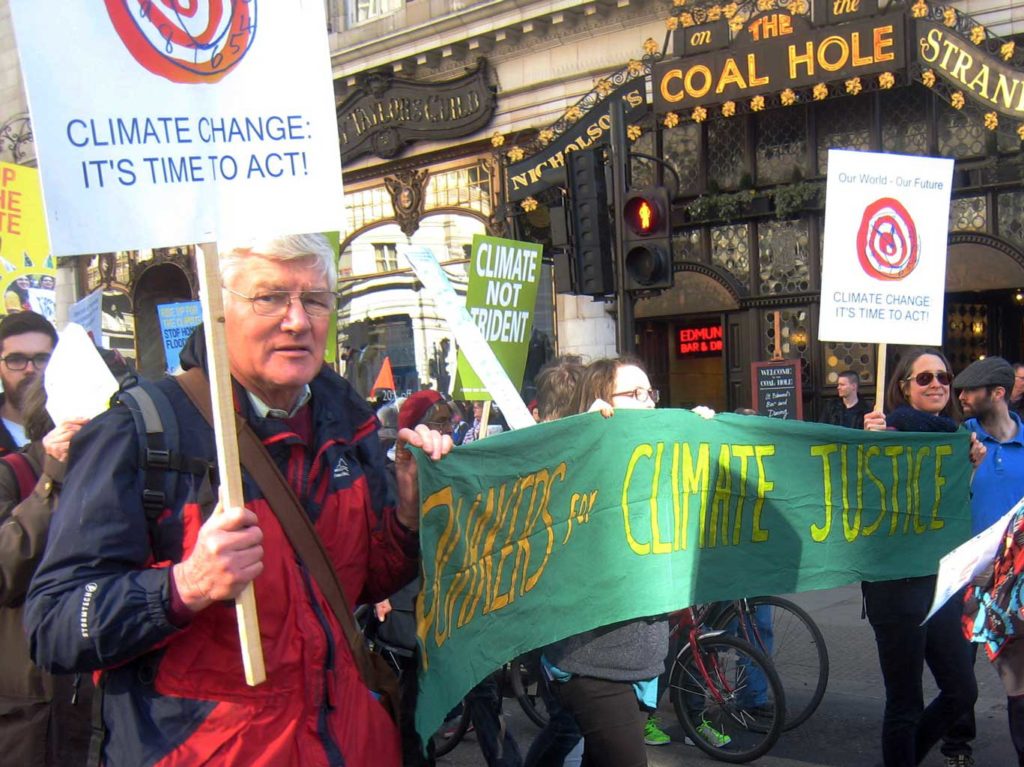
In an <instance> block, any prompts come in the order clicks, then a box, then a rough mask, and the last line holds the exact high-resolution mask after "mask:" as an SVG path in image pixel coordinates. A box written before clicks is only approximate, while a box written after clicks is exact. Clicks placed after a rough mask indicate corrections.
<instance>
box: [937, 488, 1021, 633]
mask: <svg viewBox="0 0 1024 767" xmlns="http://www.w3.org/2000/svg"><path fill="white" fill-rule="evenodd" d="M1021 506H1024V498H1021V499H1020V500H1019V501H1017V503H1016V504H1015V505H1014V507H1013V508H1012V509H1010V510H1009V511H1008V512H1006V513H1005V514H1004V515H1003V516H1002V517H1001V518H1000V519H999V521H998V522H996V523H995V524H993V525H991V526H989V527H987V528H985V529H984V530H982V531H981V532H980V533H978V534H977V535H976V536H974V537H973V538H971V539H970V540H969V541H967V542H966V543H961V544H960V545H959V546H957V547H956V548H955V549H953V550H952V551H951V552H949V553H948V554H947V555H946V556H944V557H943V558H942V559H940V560H939V574H938V577H937V578H936V580H935V597H934V598H933V599H932V607H931V609H930V610H929V611H928V616H927V617H926V618H925V619H924V621H921V622H922V623H924V622H925V621H927V620H928V618H931V617H932V616H933V615H934V614H935V613H936V611H937V610H938V609H939V608H940V607H942V606H943V605H944V604H946V602H947V601H949V598H950V597H951V596H953V595H954V594H955V593H956V592H958V591H959V590H960V589H962V588H963V587H964V586H966V585H967V584H968V583H970V582H971V581H972V580H973V579H974V578H975V577H976V576H977V575H978V573H980V572H981V571H982V570H984V569H985V568H986V567H988V566H989V565H990V564H992V560H993V559H995V556H996V554H997V553H998V551H999V546H1000V545H1001V544H1002V542H1003V535H1004V534H1005V533H1006V526H1007V525H1008V524H1010V520H1011V519H1012V518H1013V516H1014V514H1016V513H1017V512H1018V511H1020V509H1021Z"/></svg>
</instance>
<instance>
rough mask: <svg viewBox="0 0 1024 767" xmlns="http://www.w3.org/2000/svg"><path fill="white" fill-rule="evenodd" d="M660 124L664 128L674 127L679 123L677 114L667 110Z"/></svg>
mask: <svg viewBox="0 0 1024 767" xmlns="http://www.w3.org/2000/svg"><path fill="white" fill-rule="evenodd" d="M662 124H663V125H664V126H665V127H666V128H674V127H676V126H677V125H679V115H677V114H676V113H675V112H669V113H668V114H667V115H665V119H664V120H662Z"/></svg>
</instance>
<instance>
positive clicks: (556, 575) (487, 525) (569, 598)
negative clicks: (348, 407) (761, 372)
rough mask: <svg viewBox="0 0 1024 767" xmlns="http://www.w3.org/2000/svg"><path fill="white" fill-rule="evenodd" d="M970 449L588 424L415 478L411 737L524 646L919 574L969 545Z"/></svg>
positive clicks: (732, 418) (711, 425)
mask: <svg viewBox="0 0 1024 767" xmlns="http://www.w3.org/2000/svg"><path fill="white" fill-rule="evenodd" d="M968 443H969V437H968V434H967V433H966V432H965V431H963V430H961V431H960V432H958V433H956V434H941V435H940V434H912V433H903V432H864V431H858V430H853V429H843V428H841V427H838V426H825V425H819V424H811V423H803V422H798V421H781V420H778V419H770V418H761V417H751V416H737V415H732V414H723V415H717V416H715V417H714V418H713V419H711V420H706V419H704V418H702V417H700V416H699V415H696V414H694V413H691V412H690V411H687V410H650V411H642V412H641V411H620V412H617V413H616V414H615V415H614V416H613V417H612V418H610V419H604V418H602V417H601V416H600V415H599V414H597V413H592V414H587V415H581V416H573V417H571V418H567V419H564V420H561V421H557V422H555V423H549V424H539V425H538V426H535V427H533V428H530V429H522V430H519V431H515V432H511V433H508V434H502V435H499V436H497V437H492V438H490V439H485V440H483V441H481V442H478V443H473V444H472V445H468V446H465V447H459V448H456V449H455V450H454V451H453V452H452V453H451V454H450V455H449V456H447V457H445V458H444V459H443V460H441V461H439V462H436V463H433V462H431V461H429V460H424V458H423V456H422V455H421V454H419V453H418V454H417V460H418V461H419V471H420V493H421V496H420V497H421V504H422V508H421V513H422V526H421V528H420V530H421V532H420V536H421V544H422V550H423V583H424V591H423V594H422V595H421V597H420V600H419V601H418V603H417V612H418V616H417V617H418V622H419V627H418V631H419V638H420V642H421V649H422V651H423V652H422V658H423V668H421V680H420V682H421V687H420V697H419V708H418V710H417V714H416V723H417V728H418V729H419V731H420V732H421V733H423V732H433V730H434V729H436V727H437V726H438V725H439V724H440V722H441V720H442V718H443V717H444V715H445V713H446V712H448V711H449V710H450V709H451V708H452V707H453V706H454V705H455V704H456V703H457V702H458V700H459V699H460V698H461V697H462V696H463V695H465V693H466V692H467V691H468V690H470V689H471V688H472V687H473V686H474V685H475V684H476V683H477V682H478V681H479V680H481V679H482V678H483V677H485V676H486V675H487V674H489V673H490V672H492V671H494V670H495V669H497V668H499V667H500V666H501V665H502V664H503V663H505V662H507V661H508V660H510V659H512V658H514V657H516V656H517V655H520V654H522V653H523V652H526V651H528V650H531V649H533V648H535V647H541V646H543V645H546V644H549V643H550V642H553V641H556V640H558V639H561V638H563V637H566V636H570V635H573V634H577V633H579V632H581V631H586V630H589V629H592V628H595V627H598V626H604V625H608V624H611V623H616V622H618V621H623V620H628V619H630V618H636V617H640V616H651V615H660V614H663V613H667V612H669V611H671V610H676V609H680V608H682V607H685V606H687V605H691V604H695V603H700V602H707V601H712V600H721V599H735V598H739V597H743V596H754V595H760V594H787V593H792V592H797V591H807V590H811V589H825V588H833V587H836V586H841V585H844V584H848V583H852V582H856V581H859V580H885V579H890V578H905V577H911V576H916V575H923V574H927V573H934V572H936V570H937V568H938V561H939V558H940V557H941V556H942V555H944V554H946V553H947V552H949V551H950V550H951V549H953V548H955V547H956V546H958V545H959V544H960V543H962V542H963V541H965V540H967V538H969V537H970V507H969V503H968V486H969V479H970V463H969V461H968V456H967V453H968Z"/></svg>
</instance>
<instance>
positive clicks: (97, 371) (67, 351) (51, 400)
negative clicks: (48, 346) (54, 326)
mask: <svg viewBox="0 0 1024 767" xmlns="http://www.w3.org/2000/svg"><path fill="white" fill-rule="evenodd" d="M43 385H44V386H45V387H46V411H47V412H48V413H49V414H50V418H52V419H53V422H54V423H57V424H59V423H62V422H63V421H66V420H68V419H69V418H92V417H94V416H97V415H99V414H100V413H102V412H103V411H104V410H106V409H107V408H108V407H109V406H110V398H111V397H112V396H113V395H114V392H116V391H117V380H116V379H115V378H114V375H113V374H112V373H111V372H110V368H108V367H107V363H105V362H104V361H103V358H102V357H101V356H100V353H99V352H98V351H96V347H95V346H94V345H93V342H92V339H90V338H89V336H88V335H86V333H85V330H83V329H82V326H81V325H76V324H75V323H73V322H71V323H68V326H67V327H66V328H64V330H62V331H61V332H60V340H59V341H58V342H57V346H56V347H54V350H53V356H52V357H51V358H50V361H49V362H48V363H47V365H46V376H45V377H44V379H43Z"/></svg>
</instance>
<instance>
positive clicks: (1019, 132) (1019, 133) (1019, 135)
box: [1017, 123, 1024, 141]
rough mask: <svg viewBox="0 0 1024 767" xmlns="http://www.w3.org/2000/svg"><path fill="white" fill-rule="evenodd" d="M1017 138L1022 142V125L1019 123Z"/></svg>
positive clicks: (1023, 135) (1023, 126)
mask: <svg viewBox="0 0 1024 767" xmlns="http://www.w3.org/2000/svg"><path fill="white" fill-rule="evenodd" d="M1017 137H1018V138H1019V139H1020V140H1021V141H1024V123H1019V124H1018V125H1017Z"/></svg>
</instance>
